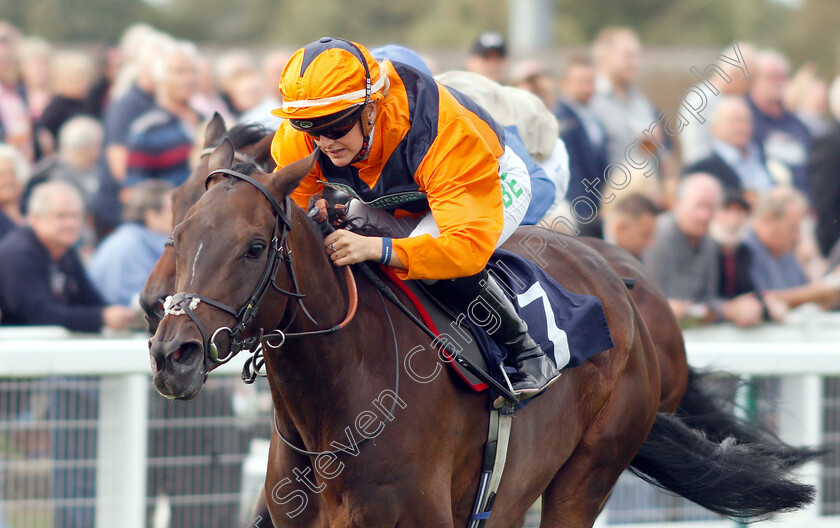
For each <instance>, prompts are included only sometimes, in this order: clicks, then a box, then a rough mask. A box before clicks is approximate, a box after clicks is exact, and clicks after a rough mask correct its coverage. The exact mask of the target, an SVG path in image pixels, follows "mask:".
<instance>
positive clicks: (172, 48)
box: [124, 42, 201, 187]
mask: <svg viewBox="0 0 840 528" xmlns="http://www.w3.org/2000/svg"><path fill="white" fill-rule="evenodd" d="M197 57H198V55H197V53H196V50H195V46H194V45H193V44H192V43H189V42H177V43H174V44H171V45H169V46H165V47H164V49H163V50H162V52H161V53H160V55H158V56H157V57H156V59H155V61H154V63H153V64H152V73H153V74H154V77H155V103H156V106H155V108H153V109H152V110H149V111H148V112H146V113H145V114H143V115H142V116H140V117H139V118H137V120H136V121H135V122H134V124H133V125H132V126H131V129H130V131H129V138H128V162H127V163H128V165H127V170H126V178H125V182H124V185H125V186H129V187H130V186H133V185H137V184H138V183H140V182H142V181H145V180H149V179H161V180H166V181H168V182H169V183H171V184H173V185H175V186H177V185H180V184H182V183H183V182H184V181H185V180H186V179H187V176H188V175H189V173H190V166H189V158H190V152H191V151H192V148H193V143H194V140H195V135H196V132H197V128H198V126H199V124H200V121H201V116H200V115H199V113H198V112H196V111H195V110H194V109H193V108H192V106H190V99H191V98H192V96H193V94H194V93H195V89H196V64H197Z"/></svg>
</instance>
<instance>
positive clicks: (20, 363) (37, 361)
mask: <svg viewBox="0 0 840 528" xmlns="http://www.w3.org/2000/svg"><path fill="white" fill-rule="evenodd" d="M685 335H686V341H687V348H688V356H689V362H690V364H691V365H692V366H694V367H698V368H705V367H710V368H714V369H720V370H726V371H729V372H732V373H735V374H739V375H748V376H752V375H758V376H777V377H780V378H781V379H782V382H781V398H780V400H781V404H782V408H781V409H780V410H779V413H778V416H779V424H778V425H779V434H780V436H781V437H782V439H784V440H786V441H788V442H790V443H792V444H803V445H821V444H823V443H824V442H825V440H824V437H823V423H822V421H823V407H822V402H823V394H822V386H823V383H822V378H823V377H826V376H840V314H817V313H813V312H799V313H797V314H794V316H793V317H791V321H790V322H788V323H786V324H784V325H768V326H763V327H760V328H756V329H747V330H745V329H737V328H734V327H731V326H727V325H721V326H714V327H708V328H701V329H692V330H688V331H686V332H685ZM146 343H147V338H146V336H144V335H134V336H124V337H104V338H103V337H90V336H87V337H79V336H71V335H69V334H67V333H66V332H64V331H61V330H60V329H41V328H38V329H35V328H26V329H8V328H5V329H4V328H0V377H2V378H44V377H50V376H88V375H92V376H98V377H100V378H101V384H100V398H99V427H98V437H97V438H98V448H97V453H98V454H97V457H98V458H97V464H96V466H97V481H96V484H97V486H96V489H97V497H96V526H97V527H100V528H105V527H112V526H120V527H123V528H145V527H146V526H147V521H146V503H147V497H146V469H147V465H146V462H147V456H148V454H147V438H148V434H147V433H148V398H149V384H150V376H149V373H150V368H149V356H148V348H147V344H146ZM244 359H245V358H244V357H240V358H236V359H235V360H234V361H232V362H231V363H229V364H227V365H224V366H222V367H220V368H219V369H217V372H216V373H215V375H238V374H239V372H240V371H241V364H242V363H241V362H242V361H243V360H244ZM820 472H821V466H820V465H819V464H818V463H811V464H808V465H806V466H805V467H803V468H802V469H801V470H800V472H799V476H800V477H801V478H802V480H804V481H807V482H809V483H812V484H814V485H816V486H817V487H818V489H819V487H820V485H821V482H820ZM606 517H607V516H602V519H600V520H599V522H598V526H606V525H607V521H606ZM622 526H626V527H628V528H640V527H641V526H656V527H658V528H676V527H680V528H685V527H686V526H690V527H693V528H719V527H729V526H732V523H731V522H728V521H709V522H705V521H702V522H692V523H684V522H683V523H651V524H644V525H642V524H624V525H622ZM773 526H779V527H791V528H793V527H796V528H806V527H807V528H814V527H822V526H825V527H828V526H840V517H838V516H834V517H829V516H824V515H821V511H820V501H819V499H818V501H817V503H816V504H815V505H814V507H812V508H809V509H807V510H805V511H801V512H797V513H795V514H787V515H783V516H779V517H778V518H776V519H775V520H774V524H773Z"/></svg>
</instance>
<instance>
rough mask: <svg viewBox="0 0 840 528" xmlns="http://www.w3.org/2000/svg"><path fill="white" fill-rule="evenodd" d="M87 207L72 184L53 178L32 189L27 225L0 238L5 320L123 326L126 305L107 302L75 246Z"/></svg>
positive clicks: (129, 314) (89, 327)
mask: <svg viewBox="0 0 840 528" xmlns="http://www.w3.org/2000/svg"><path fill="white" fill-rule="evenodd" d="M83 216H84V206H83V202H82V197H81V195H80V193H79V191H78V189H76V187H75V186H73V185H72V184H70V183H67V182H63V181H54V182H48V183H45V184H43V185H40V186H38V187H37V188H36V189H35V191H34V192H33V193H32V196H31V197H30V199H29V204H28V207H27V216H26V219H27V225H25V226H22V227H18V228H16V229H15V230H14V231H12V232H11V233H9V234H8V235H6V237H5V238H3V240H2V241H0V255H15V258H3V259H0V310H2V313H3V321H2V323H3V324H4V325H60V326H64V327H65V328H68V329H70V330H75V331H79V332H98V331H99V330H101V329H102V328H103V327H108V328H113V329H122V328H125V327H126V326H127V325H128V324H129V323H131V322H132V321H133V320H134V312H133V311H132V310H130V309H129V308H127V307H125V306H118V305H112V306H106V305H105V303H104V302H103V301H102V298H101V297H100V296H99V293H98V292H97V291H96V289H95V288H94V287H93V285H92V284H91V283H90V281H89V280H88V278H87V275H86V274H85V271H84V268H83V267H82V263H81V261H80V259H79V257H78V255H77V253H76V251H75V249H74V246H75V245H76V242H77V241H78V239H79V236H80V234H81V227H82V219H83Z"/></svg>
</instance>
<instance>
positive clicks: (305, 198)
mask: <svg viewBox="0 0 840 528" xmlns="http://www.w3.org/2000/svg"><path fill="white" fill-rule="evenodd" d="M313 150H314V147H313V144H312V140H311V139H309V136H307V135H306V134H304V133H303V132H298V131H296V130H295V129H293V128H292V127H291V126H289V123H288V121H286V120H284V121H283V122H282V123H281V124H280V128H278V129H277V132H276V133H275V134H274V139H273V140H272V141H271V157H272V158H274V162H275V163H277V168H278V169H280V168H282V167H285V166H286V165H289V164H291V163H294V162H295V161H297V160H299V159H302V158H305V157H306V156H308V155H310V154H312V151H313ZM320 179H322V178H321V166H320V165H319V164H317V163H316V164H315V166H314V167H313V168H312V172H310V173H309V174H307V175H306V176H305V177H304V178H303V180H301V182H300V184H299V185H298V186H297V188H296V189H295V190H294V192H292V194H291V198H292V200H294V201H295V203H296V204H298V207H300V208H301V209H304V210H306V208H307V207H308V206H309V199H310V198H311V197H312V196H314V195H316V194H318V193H320V192H321V191H322V190H323V189H324V185H323V184H321V183H318V180H320Z"/></svg>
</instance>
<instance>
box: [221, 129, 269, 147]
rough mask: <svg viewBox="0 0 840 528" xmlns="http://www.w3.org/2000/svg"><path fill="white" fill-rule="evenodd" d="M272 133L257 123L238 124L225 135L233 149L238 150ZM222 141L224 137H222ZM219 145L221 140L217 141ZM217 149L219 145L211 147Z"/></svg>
mask: <svg viewBox="0 0 840 528" xmlns="http://www.w3.org/2000/svg"><path fill="white" fill-rule="evenodd" d="M271 133H272V131H271V130H269V129H267V128H266V127H264V126H263V125H261V124H259V123H239V124H238V125H236V126H234V127H233V128H231V129H230V130H228V131H227V133H226V134H225V135H226V136H227V137H229V138H230V140H231V142H232V143H233V148H235V149H237V150H239V149H241V148H243V147H247V146H249V145H253V144H255V143H258V142H259V141H260V140H261V139H263V138H264V137H265V136H267V135H269V134H271ZM222 139H224V136H223V137H222ZM219 144H221V139H220V140H219ZM213 146H215V147H218V146H219V145H213Z"/></svg>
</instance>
